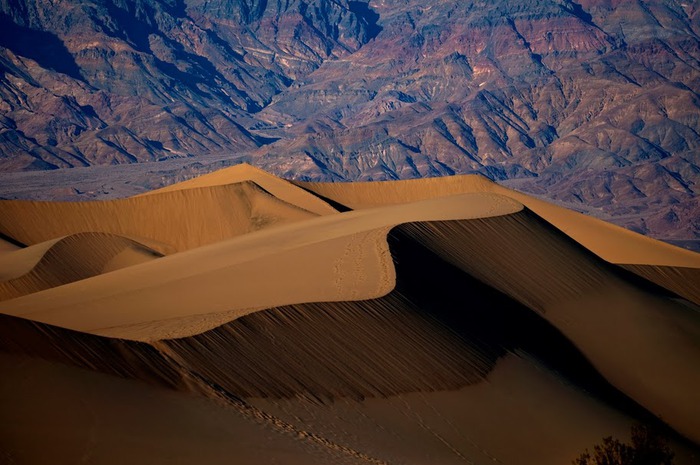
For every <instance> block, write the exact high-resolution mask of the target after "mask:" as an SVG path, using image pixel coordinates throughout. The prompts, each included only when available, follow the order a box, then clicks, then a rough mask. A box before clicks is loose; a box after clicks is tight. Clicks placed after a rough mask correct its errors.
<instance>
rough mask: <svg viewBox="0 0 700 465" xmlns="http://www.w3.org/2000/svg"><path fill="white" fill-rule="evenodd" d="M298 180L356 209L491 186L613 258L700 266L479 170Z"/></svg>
mask: <svg viewBox="0 0 700 465" xmlns="http://www.w3.org/2000/svg"><path fill="white" fill-rule="evenodd" d="M296 184H297V185H299V186H301V187H303V188H305V189H307V190H309V191H311V192H315V193H317V194H318V195H320V196H322V197H323V198H326V199H330V200H332V201H334V202H337V203H339V204H341V205H344V206H347V207H349V208H352V209H362V208H370V207H374V206H377V205H388V204H399V203H407V202H415V201H417V200H423V199H427V198H438V197H445V196H449V195H454V194H460V193H472V192H492V193H496V194H501V195H505V196H507V197H510V198H512V199H514V200H517V201H518V202H520V203H522V204H523V205H525V206H526V207H528V208H529V209H530V210H532V211H534V212H535V213H537V214H538V215H539V216H540V217H542V218H543V219H545V220H546V221H548V222H550V223H551V224H553V225H554V226H556V227H557V228H558V229H560V230H561V231H563V232H564V233H565V234H566V235H568V236H569V237H571V238H572V239H574V240H575V241H577V242H579V243H580V244H581V245H583V246H584V247H586V248H587V249H588V250H590V251H592V252H593V253H595V254H596V255H598V256H599V257H601V258H602V259H604V260H607V261H609V262H611V263H624V264H627V263H634V264H638V263H643V264H646V265H661V266H664V265H665V266H685V267H692V268H700V255H699V254H697V253H694V252H690V251H688V250H685V249H681V248H679V247H674V246H672V245H670V244H666V243H664V242H660V241H656V240H654V239H651V238H648V237H646V236H642V235H640V234H636V233H634V232H632V231H629V230H627V229H624V228H621V227H619V226H615V225H613V224H610V223H606V222H604V221H601V220H598V219H596V218H593V217H590V216H586V215H583V214H580V213H577V212H574V211H571V210H567V209H565V208H562V207H559V206H556V205H553V204H551V203H548V202H544V201H542V200H539V199H537V198H534V197H532V196H529V195H526V194H523V193H520V192H517V191H514V190H512V189H507V188H505V187H503V186H499V185H498V184H496V183H493V182H491V181H489V180H488V179H486V178H484V177H482V176H478V175H462V176H450V177H445V178H427V179H418V180H406V181H384V182H371V183H359V182H358V183H303V182H297V183H296Z"/></svg>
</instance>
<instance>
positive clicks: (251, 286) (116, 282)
mask: <svg viewBox="0 0 700 465" xmlns="http://www.w3.org/2000/svg"><path fill="white" fill-rule="evenodd" d="M180 192H182V193H188V192H191V191H180ZM143 198H144V199H146V198H147V197H143ZM520 209H522V206H521V205H520V204H518V203H517V202H515V201H513V200H511V199H509V198H507V197H502V196H499V195H494V194H466V195H462V196H455V197H452V198H450V199H429V200H426V201H423V202H417V203H415V204H412V205H401V206H391V207H380V208H376V209H368V210H363V211H357V212H349V213H344V214H337V215H329V216H321V217H315V218H311V219H309V220H307V221H303V222H296V223H292V224H289V225H286V226H278V227H276V228H270V229H268V230H266V231H259V232H256V233H250V234H246V235H243V236H240V237H237V238H233V239H229V240H225V241H221V242H218V243H215V244H210V245H208V246H203V247H199V248H196V249H192V250H188V251H186V252H182V253H178V254H173V255H170V256H167V257H163V258H161V259H159V260H155V261H152V262H150V263H144V264H141V265H139V266H136V267H130V268H127V269H121V270H116V271H114V272H112V273H109V274H105V275H101V276H96V277H94V278H91V279H88V280H83V281H79V282H74V283H70V284H67V285H64V286H60V287H57V288H54V289H47V290H45V291H43V292H40V293H36V294H32V295H27V296H24V297H21V298H18V299H13V300H12V301H8V302H5V303H4V304H3V305H2V306H0V310H2V311H3V312H4V313H7V314H12V315H16V316H22V317H26V318H31V319H33V320H36V321H42V322H45V323H50V324H55V325H57V326H63V327H67V328H71V329H77V330H80V331H88V332H95V333H99V334H109V335H111V336H115V337H124V338H132V337H133V338H136V339H142V340H153V339H160V338H164V337H176V336H186V335H191V334H196V333H198V332H202V331H204V330H205V329H209V328H211V327H212V326H216V325H218V324H221V322H222V321H221V318H220V317H217V316H216V315H212V314H215V313H220V312H227V313H226V315H225V316H224V317H223V318H224V321H226V320H227V319H228V320H230V319H233V318H235V317H236V316H240V315H243V314H246V313H249V312H250V311H252V310H256V309H261V308H269V307H273V306H278V305H287V304H293V303H302V302H316V301H341V300H360V299H370V298H374V297H379V296H381V295H384V294H386V293H388V292H389V291H391V289H393V287H394V267H393V263H392V261H391V257H390V254H389V250H388V246H387V243H386V234H387V232H388V231H389V229H391V228H392V227H393V226H395V225H397V224H401V223H405V222H409V221H434V220H446V219H453V218H461V219H468V218H482V217H490V216H495V215H506V214H509V213H512V212H517V211H519V210H520ZM182 318H185V319H186V320H187V321H184V320H181V321H175V320H174V319H182ZM167 320H173V321H170V322H169V321H167ZM144 325H145V326H146V329H144V328H143V326H144Z"/></svg>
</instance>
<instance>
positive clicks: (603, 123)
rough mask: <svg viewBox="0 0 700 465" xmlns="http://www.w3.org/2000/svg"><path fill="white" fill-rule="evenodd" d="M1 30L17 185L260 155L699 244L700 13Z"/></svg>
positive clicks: (145, 5) (10, 154)
mask: <svg viewBox="0 0 700 465" xmlns="http://www.w3.org/2000/svg"><path fill="white" fill-rule="evenodd" d="M0 11H1V13H0V67H1V68H2V70H3V74H2V76H1V77H0V124H1V127H2V130H1V131H0V170H4V171H10V170H32V169H48V168H63V167H69V166H85V165H92V164H115V163H133V162H137V161H146V160H159V159H165V158H173V157H185V156H197V155H207V154H224V153H235V154H240V153H242V152H249V153H250V160H251V161H252V162H253V163H255V164H257V165H259V166H261V167H263V168H265V169H268V170H271V171H273V172H276V173H277V174H280V175H283V176H290V177H296V178H304V179H319V180H321V179H322V180H370V179H374V180H376V179H395V178H411V177H421V176H438V175H448V174H453V173H474V172H478V173H482V174H484V175H486V176H488V177H490V178H492V179H496V180H507V179H513V178H523V179H519V180H518V181H517V183H516V184H513V185H514V186H515V187H518V188H520V189H524V190H527V191H530V192H534V193H537V194H540V195H543V196H545V197H548V198H550V199H554V200H559V201H563V202H568V203H570V204H581V205H582V208H583V206H584V205H585V206H586V207H587V208H600V209H603V211H605V212H606V213H607V214H610V215H614V216H616V217H617V221H618V222H619V223H621V224H624V225H626V226H628V227H632V228H633V229H636V230H637V231H640V232H644V233H647V234H651V235H655V236H657V237H663V238H675V239H694V238H695V239H697V238H700V224H699V223H698V218H700V207H698V201H697V197H696V196H697V189H698V187H697V185H698V182H700V95H698V92H700V37H699V35H698V34H700V14H699V13H698V12H699V11H700V7H699V6H698V5H697V3H695V2H681V1H674V0H649V1H644V2H639V1H637V0H634V1H632V0H615V1H608V0H606V1H603V0H581V1H580V3H577V2H573V1H570V0H519V1H517V2H516V1H506V0H497V1H485V0H481V1H470V2H464V1H457V0H448V1H425V0H422V1H417V0H395V1H389V0H378V1H374V0H372V1H370V2H369V3H367V2H361V1H345V0H340V1H328V0H309V1H302V0H289V1H286V2H282V1H280V2H267V1H264V0H262V1H258V0H245V1H244V0H212V1H205V0H187V1H185V2H183V1H181V0H152V1H145V0H138V1H124V0H82V1H81V0H64V1H52V2H48V1H43V0H33V1H32V0H27V1H24V2H17V1H6V2H3V3H2V4H1V5H0ZM511 182H515V181H511Z"/></svg>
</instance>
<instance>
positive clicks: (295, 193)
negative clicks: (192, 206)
mask: <svg viewBox="0 0 700 465" xmlns="http://www.w3.org/2000/svg"><path fill="white" fill-rule="evenodd" d="M240 182H254V183H255V184H257V185H258V186H260V187H261V188H262V189H264V190H265V191H267V192H268V193H270V194H271V195H273V196H275V197H276V198H278V199H280V200H282V201H284V202H287V203H289V204H292V205H296V206H297V207H299V208H303V209H304V210H307V211H310V212H312V213H315V214H317V215H329V214H333V213H337V211H336V210H335V209H334V208H333V207H331V206H330V205H329V204H328V203H326V202H324V201H323V200H321V199H320V198H318V197H317V196H315V195H313V194H310V193H309V192H307V191H305V190H304V189H302V188H300V187H298V186H296V185H294V184H292V183H291V182H289V181H285V180H283V179H280V178H278V177H277V176H273V175H271V174H270V173H267V172H265V171H263V170H261V169H259V168H256V167H254V166H251V165H249V164H247V163H242V164H240V165H235V166H232V167H230V168H224V169H221V170H218V171H214V172H213V173H209V174H205V175H202V176H198V177H196V178H193V179H190V180H189V181H184V182H180V183H177V184H171V185H169V186H166V187H163V188H161V189H156V190H153V191H150V192H146V193H145V194H141V195H153V194H159V193H163V192H172V191H176V190H183V189H194V188H199V187H213V186H225V185H229V184H236V183H240ZM137 197H139V196H137Z"/></svg>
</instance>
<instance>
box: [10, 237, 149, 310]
mask: <svg viewBox="0 0 700 465" xmlns="http://www.w3.org/2000/svg"><path fill="white" fill-rule="evenodd" d="M158 257H162V255H161V254H159V253H158V252H156V251H155V250H153V249H152V248H149V247H147V246H146V245H144V244H142V243H140V242H138V241H135V240H133V239H130V238H126V237H122V236H115V235H113V234H105V233H80V234H74V235H71V236H66V237H63V238H60V239H56V240H53V241H47V242H44V243H41V244H37V245H33V246H30V247H27V248H24V249H20V250H17V251H15V252H12V253H10V254H6V255H3V256H0V270H2V275H0V301H3V300H8V299H13V298H17V297H21V296H23V295H27V294H32V293H34V292H39V291H42V290H44V289H49V288H53V287H58V286H62V285H64V284H68V283H71V282H75V281H79V280H82V279H86V278H90V277H92V276H96V275H99V274H103V273H108V272H110V271H115V270H118V269H121V268H126V267H130V266H134V265H138V264H141V263H145V262H147V261H151V260H154V259H156V258H158Z"/></svg>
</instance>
